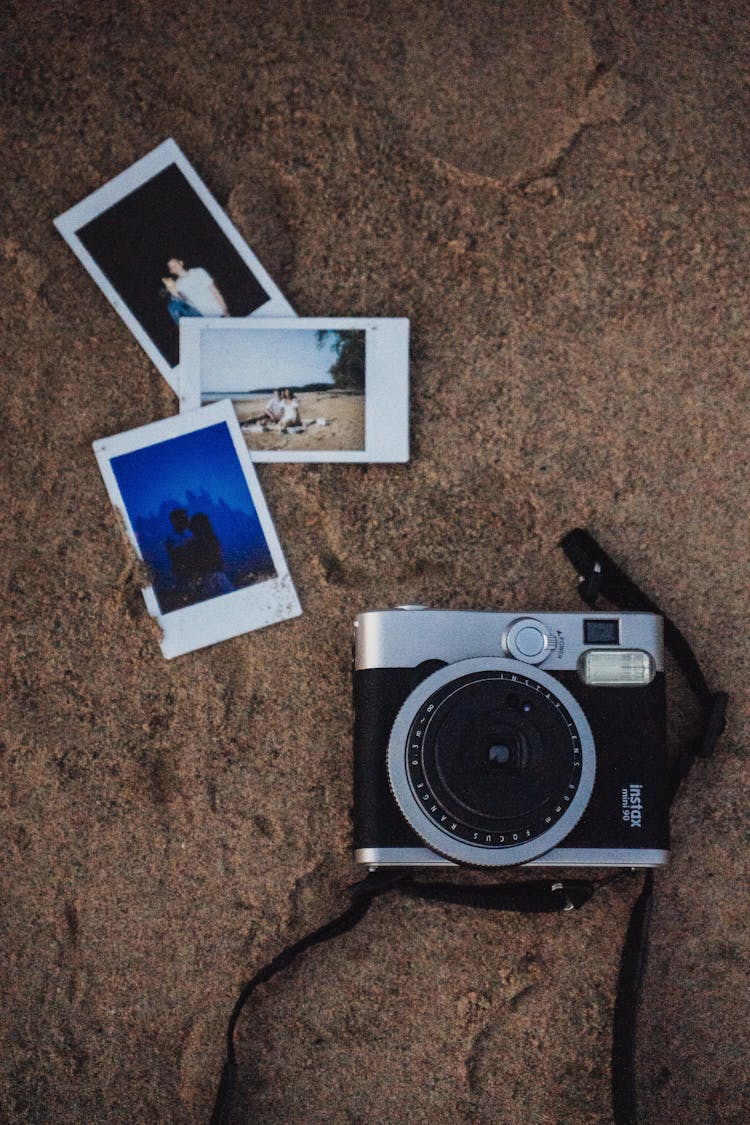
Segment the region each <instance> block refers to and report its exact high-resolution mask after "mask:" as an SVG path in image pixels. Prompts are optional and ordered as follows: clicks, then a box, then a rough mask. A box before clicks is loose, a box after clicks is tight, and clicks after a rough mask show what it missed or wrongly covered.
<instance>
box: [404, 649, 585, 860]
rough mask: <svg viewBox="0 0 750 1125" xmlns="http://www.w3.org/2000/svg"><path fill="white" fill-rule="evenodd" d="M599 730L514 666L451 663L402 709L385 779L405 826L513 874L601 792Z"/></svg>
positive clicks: (565, 698) (561, 696)
mask: <svg viewBox="0 0 750 1125" xmlns="http://www.w3.org/2000/svg"><path fill="white" fill-rule="evenodd" d="M595 768H596V763H595V749H594V739H593V735H592V734H591V729H590V727H589V724H588V722H587V721H586V718H585V716H584V714H583V711H582V710H581V708H580V706H579V704H578V703H577V702H576V700H575V699H574V698H573V696H572V695H571V693H570V692H569V691H568V690H567V689H566V688H565V687H563V685H562V684H560V683H558V681H557V680H555V679H554V678H553V677H552V676H550V675H548V674H547V673H545V672H542V671H541V670H540V669H538V668H530V667H529V666H528V665H527V664H521V663H519V662H517V661H515V660H506V659H499V658H498V659H494V658H486V659H474V660H464V661H460V662H458V663H456V664H451V665H447V666H445V667H443V668H440V669H439V670H438V671H436V672H433V673H432V674H431V675H430V676H428V677H427V678H426V679H425V680H423V681H422V682H421V683H420V684H419V685H418V686H417V687H416V688H415V689H414V691H413V692H412V693H411V694H410V695H409V696H408V698H407V699H406V701H405V702H404V704H403V706H402V708H401V710H400V711H399V714H398V715H397V716H396V720H395V722H394V724H393V728H392V731H391V737H390V741H389V745H388V777H389V781H390V785H391V789H392V792H393V795H394V797H395V799H396V802H397V804H398V806H399V808H400V810H401V812H402V814H403V815H404V817H405V819H406V820H407V822H408V823H409V824H410V825H411V827H412V828H413V829H414V830H415V832H417V834H418V835H419V836H421V838H422V839H423V840H424V841H425V843H426V844H427V845H428V846H429V847H431V848H432V849H433V850H434V851H436V852H438V853H439V854H441V855H444V856H446V857H447V858H448V859H452V860H455V861H456V862H458V863H467V864H471V865H476V866H493V867H494V866H505V865H510V864H517V863H524V862H526V861H527V860H530V859H535V858H536V857H537V856H540V855H543V854H544V853H545V852H547V851H549V850H550V849H551V848H552V847H554V846H555V845H556V844H557V843H559V842H560V841H561V840H562V839H564V837H565V836H567V835H568V834H569V833H570V831H571V830H572V829H573V827H574V826H575V824H576V823H577V822H578V820H579V819H580V817H581V815H582V814H583V811H584V809H585V808H586V805H587V804H588V801H589V797H590V796H591V792H592V789H593V784H594V775H595Z"/></svg>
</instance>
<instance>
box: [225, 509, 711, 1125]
mask: <svg viewBox="0 0 750 1125" xmlns="http://www.w3.org/2000/svg"><path fill="white" fill-rule="evenodd" d="M560 546H561V547H562V549H563V551H564V552H565V554H566V556H567V557H568V559H569V560H570V562H571V563H572V564H573V566H574V567H575V568H576V570H577V571H578V574H579V576H580V582H579V593H580V595H581V597H582V599H583V600H584V601H585V602H586V604H587V605H591V606H592V605H593V604H594V602H595V601H596V599H597V597H598V596H599V595H602V596H603V597H605V598H606V599H607V600H608V601H610V602H611V603H612V604H613V605H615V606H618V607H619V608H620V609H624V610H639V611H645V612H649V613H658V614H660V615H661V616H662V617H663V618H664V640H665V644H666V647H667V648H668V650H669V651H670V652H671V654H672V656H673V657H674V659H675V660H676V662H677V664H678V665H679V667H680V668H681V670H682V672H683V673H684V675H685V677H686V679H687V682H688V684H689V685H690V687H691V688H692V690H693V692H694V693H695V695H696V697H697V699H698V702H699V704H700V706H701V710H702V713H703V722H702V728H701V730H700V733H699V737H698V738H697V739H696V740H695V741H694V742H693V743H691V744H690V745H689V746H686V747H685V748H684V749H683V750H682V752H681V753H680V755H679V756H678V759H677V761H676V763H675V765H674V766H673V768H672V771H671V773H670V800H673V799H674V796H675V794H676V793H677V790H678V789H679V786H680V783H681V782H682V780H683V779H684V778H685V777H686V776H687V774H688V773H689V772H690V769H691V768H692V766H693V763H694V762H695V760H696V758H707V757H709V756H710V755H711V754H712V753H713V751H714V748H715V747H716V743H717V742H718V739H719V737H720V735H721V733H722V731H723V730H724V725H725V717H726V707H727V702H728V696H727V694H726V692H712V691H711V690H710V688H709V687H708V683H707V681H706V679H705V677H704V675H703V672H702V671H701V669H700V666H699V664H698V661H697V660H696V658H695V655H694V653H693V651H692V649H691V648H690V645H689V644H688V642H687V640H686V639H685V637H684V636H683V634H682V633H681V632H680V630H679V629H678V628H677V626H676V625H674V623H673V622H672V621H670V619H669V618H668V617H667V616H666V615H665V614H664V613H663V611H662V610H661V609H660V608H659V606H657V605H656V603H655V602H653V601H652V600H651V599H650V598H648V597H647V596H646V594H644V593H643V591H642V590H640V589H639V587H638V586H636V585H635V583H634V582H633V581H632V580H631V579H630V578H628V576H627V575H626V574H625V572H624V571H623V570H621V569H620V567H619V566H617V564H616V563H615V562H614V561H613V560H612V559H611V558H610V557H609V555H608V554H607V553H606V552H605V551H604V550H602V548H601V547H600V546H599V544H598V543H597V542H596V540H595V539H594V538H593V536H591V535H590V534H589V532H588V531H585V530H583V529H581V528H575V529H574V530H573V531H570V532H568V534H567V535H565V536H564V537H563V539H562V540H561V541H560ZM632 877H633V872H632V871H623V872H618V873H617V874H615V875H610V876H608V877H605V878H602V879H598V880H588V879H565V878H563V879H531V880H527V881H525V882H522V883H496V884H476V885H461V884H456V883H443V882H421V881H418V880H416V879H415V878H414V877H413V875H412V874H411V873H410V872H409V871H408V869H407V870H406V871H404V870H398V871H389V870H380V871H375V872H371V873H370V874H369V875H367V876H366V877H365V878H364V879H362V880H360V881H359V882H358V883H355V884H354V885H353V886H352V887H350V888H349V894H350V897H351V902H350V905H349V906H348V907H347V909H346V910H344V911H343V912H342V913H341V914H339V915H338V916H337V917H336V918H333V919H332V920H331V921H330V922H326V923H325V924H324V925H322V926H320V927H318V929H316V930H313V931H312V932H311V933H309V934H307V935H305V937H302V938H300V940H299V941H297V942H295V943H294V944H293V945H290V946H287V948H286V949H284V950H282V952H281V953H279V954H278V955H277V956H276V957H274V959H273V960H272V961H270V962H269V963H268V964H267V965H265V966H264V967H263V968H262V969H260V970H259V971H258V972H257V973H256V974H255V976H253V977H252V978H251V980H249V981H248V982H247V984H246V985H245V986H244V988H243V989H242V991H241V992H240V994H239V996H238V998H237V1001H236V1003H235V1005H234V1008H233V1010H232V1014H231V1016H230V1019H229V1024H228V1027H227V1037H226V1057H225V1061H224V1067H223V1070H222V1074H221V1080H220V1083H219V1087H218V1090H217V1093H216V1099H215V1102H214V1107H213V1112H212V1115H211V1125H228V1122H229V1121H230V1114H231V1109H232V1101H233V1098H234V1091H235V1087H236V1082H237V1055H236V1051H235V1043H234V1038H235V1030H236V1027H237V1022H238V1020H239V1018H240V1015H241V1013H242V1010H243V1008H244V1007H245V1004H246V1003H247V1001H248V1000H249V998H250V996H251V995H252V994H253V993H254V992H255V990H256V989H257V988H258V987H259V985H261V984H264V983H266V982H267V981H269V980H270V979H271V978H272V977H274V976H275V975H276V974H277V973H279V972H281V971H282V970H284V969H286V968H288V967H289V966H290V965H291V964H292V962H293V961H295V960H296V959H297V957H299V956H300V954H302V953H304V952H305V950H307V949H310V948H312V947H313V946H315V945H320V944H321V943H323V942H325V941H329V940H330V939H331V938H334V937H338V936H339V935H340V934H344V933H347V931H349V930H351V929H353V927H354V926H356V925H357V923H358V922H360V921H361V920H362V918H364V916H365V915H366V914H367V912H368V910H369V909H370V906H371V905H372V903H373V902H374V901H375V899H376V898H379V897H380V896H381V895H384V894H386V893H388V892H390V891H398V892H399V893H400V894H405V895H408V896H409V897H411V898H417V899H421V900H423V901H426V902H442V903H452V904H459V905H461V906H468V907H474V908H479V909H484V910H506V911H512V912H516V913H523V914H556V913H561V912H564V911H573V910H578V909H580V908H581V907H582V906H584V905H585V903H586V902H588V900H589V899H590V898H591V897H592V895H593V894H595V893H596V891H598V890H599V889H600V888H602V887H604V886H605V885H608V884H610V883H613V882H616V881H619V880H622V879H629V878H632ZM652 896H653V873H652V872H651V871H648V872H647V873H646V875H645V878H644V881H643V886H642V889H641V891H640V893H639V895H638V898H637V899H636V901H635V903H634V905H633V909H632V912H631V915H630V921H629V923H628V928H627V933H626V937H625V944H624V946H623V951H622V956H621V959H620V969H619V974H618V981H617V994H616V999H615V1008H614V1019H613V1034H612V1112H613V1118H614V1121H615V1125H635V1123H636V1121H637V1105H636V1088H635V1047H636V1037H635V1025H636V1015H637V1008H638V999H639V995H640V986H641V981H642V978H643V971H644V967H645V959H646V948H647V942H648V925H649V918H650V914H651V903H652ZM246 1120H247V1119H246Z"/></svg>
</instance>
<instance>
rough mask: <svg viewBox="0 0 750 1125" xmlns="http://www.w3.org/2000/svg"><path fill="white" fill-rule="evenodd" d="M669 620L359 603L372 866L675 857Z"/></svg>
mask: <svg viewBox="0 0 750 1125" xmlns="http://www.w3.org/2000/svg"><path fill="white" fill-rule="evenodd" d="M662 626H663V622H662V618H661V617H660V616H659V615H658V614H652V613H616V612H615V613H552V614H550V613H533V614H532V613H493V612H466V611H455V610H430V609H425V608H422V607H418V606H405V607H403V608H399V609H393V610H385V611H377V612H371V613H363V614H360V615H359V617H358V618H357V620H356V622H355V633H356V641H355V659H354V715H355V720H354V833H355V858H356V860H357V862H359V863H362V864H366V865H368V866H369V867H370V868H372V869H376V868H380V867H428V866H429V867H434V866H442V865H454V864H462V865H469V866H473V867H481V868H487V867H504V866H507V865H512V864H527V865H532V866H539V867H542V866H544V867H571V866H576V867H617V866H622V867H654V866H657V865H660V864H663V863H665V862H666V861H667V859H668V857H669V850H668V849H669V823H668V807H669V802H668V793H667V766H666V746H665V743H666V736H665V692H664V659H663V652H664V650H663V637H662V632H663V628H662Z"/></svg>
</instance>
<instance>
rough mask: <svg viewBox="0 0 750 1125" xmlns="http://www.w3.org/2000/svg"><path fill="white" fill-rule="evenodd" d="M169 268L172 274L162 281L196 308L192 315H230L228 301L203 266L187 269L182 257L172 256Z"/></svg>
mask: <svg viewBox="0 0 750 1125" xmlns="http://www.w3.org/2000/svg"><path fill="white" fill-rule="evenodd" d="M167 269H168V270H169V275H170V276H169V277H168V278H162V283H163V284H164V285H165V287H166V288H167V289H169V291H170V292H174V293H176V294H177V295H178V296H179V297H180V298H181V299H182V300H183V301H185V302H186V303H187V304H188V305H189V306H190V307H191V308H192V309H195V313H193V314H192V315H194V316H195V315H197V316H229V309H228V308H227V303H226V301H225V300H224V298H223V296H222V294H221V292H220V291H219V289H218V287H217V285H216V282H215V281H214V279H213V278H212V277H211V274H210V273H209V272H208V270H204V269H203V267H202V266H193V267H192V268H191V269H186V267H185V263H184V262H183V261H182V259H181V258H170V259H169V261H168V262H167Z"/></svg>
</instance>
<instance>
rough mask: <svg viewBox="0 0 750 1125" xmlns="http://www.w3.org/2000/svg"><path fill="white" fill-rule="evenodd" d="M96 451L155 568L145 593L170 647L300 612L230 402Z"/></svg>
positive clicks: (134, 539)
mask: <svg viewBox="0 0 750 1125" xmlns="http://www.w3.org/2000/svg"><path fill="white" fill-rule="evenodd" d="M94 452H95V454H96V458H97V461H98V462H99V468H100V470H101V473H102V476H103V477H104V482H105V484H106V486H107V491H108V493H109V496H110V499H111V501H112V503H113V504H114V506H115V508H116V509H117V511H118V512H119V513H120V515H121V516H122V519H123V522H124V525H125V528H126V530H127V534H128V537H129V539H130V542H131V543H132V545H133V546H134V548H135V550H136V551H137V553H138V556H139V557H140V558H141V559H142V560H143V562H144V563H145V564H146V567H147V568H148V571H149V573H150V575H151V580H152V582H151V585H150V586H149V587H147V588H146V589H145V590H144V591H143V596H144V599H145V601H146V606H147V608H148V611H149V613H150V614H151V616H152V617H155V618H156V620H157V622H158V623H159V625H160V626H161V629H162V634H163V635H162V641H161V648H162V652H163V654H164V656H166V657H173V656H180V655H182V654H183V653H186V652H192V651H193V650H194V649H197V648H203V647H205V646H207V645H212V644H215V643H216V642H217V641H223V640H227V639H228V638H229V637H236V636H239V635H240V634H242V633H247V632H250V631H251V630H253V629H261V628H263V627H265V626H266V625H273V624H274V623H275V622H277V621H284V620H286V619H287V618H290V617H297V616H298V615H299V614H300V613H301V612H302V610H301V608H300V604H299V601H298V599H297V594H296V592H295V590H294V586H293V585H292V580H291V578H290V576H289V572H288V570H287V565H286V562H285V560H284V555H283V553H282V550H281V546H280V544H279V540H278V538H277V535H276V531H275V529H274V526H273V522H272V520H271V516H270V514H269V511H268V508H267V506H266V502H265V500H264V498H263V493H262V492H261V488H260V485H259V483H258V479H257V477H256V475H255V471H254V469H253V466H252V462H251V461H250V457H249V454H248V452H247V449H246V447H245V442H244V439H243V437H242V434H241V432H240V428H239V423H238V422H237V418H236V415H235V413H234V410H233V408H232V406H231V403H229V402H217V403H215V404H214V405H212V406H207V407H205V408H204V409H202V410H197V411H194V412H193V413H191V414H184V415H177V416H176V417H173V418H166V419H164V420H163V421H160V422H153V423H151V425H148V426H143V427H141V428H139V429H137V430H131V431H129V432H128V433H123V434H117V435H116V436H114V437H109V438H104V439H102V440H101V441H97V442H95V443H94Z"/></svg>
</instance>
